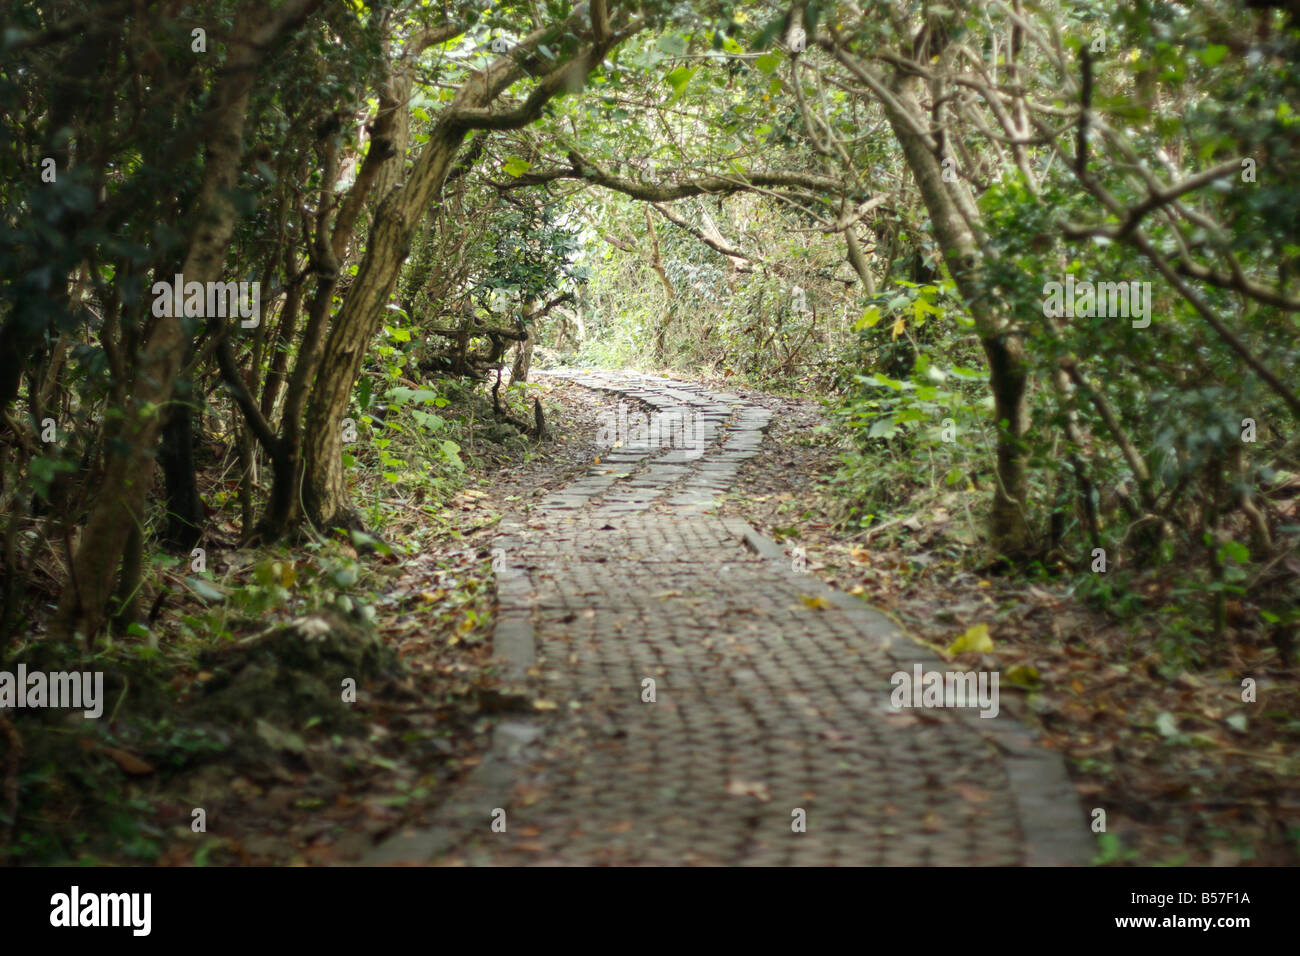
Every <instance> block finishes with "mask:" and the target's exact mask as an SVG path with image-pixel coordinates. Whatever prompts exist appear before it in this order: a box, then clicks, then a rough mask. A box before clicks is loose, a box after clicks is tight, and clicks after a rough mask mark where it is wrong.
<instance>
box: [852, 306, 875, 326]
mask: <svg viewBox="0 0 1300 956" xmlns="http://www.w3.org/2000/svg"><path fill="white" fill-rule="evenodd" d="M879 322H880V309H879V308H877V307H876V306H874V305H871V306H868V307H867V310H866V311H865V312H863V313H862V318H860V319H858V321H857V322H856V323H854V325H853V331H855V332H861V331H862V330H863V329H874V328H875V327H876V324H877V323H879Z"/></svg>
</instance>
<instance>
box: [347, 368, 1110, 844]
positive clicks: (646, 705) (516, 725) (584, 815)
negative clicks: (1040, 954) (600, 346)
mask: <svg viewBox="0 0 1300 956" xmlns="http://www.w3.org/2000/svg"><path fill="white" fill-rule="evenodd" d="M549 374H550V375H551V376H553V377H557V378H558V377H563V378H568V379H570V380H572V381H574V382H576V383H578V384H580V385H583V386H586V387H590V388H595V389H601V390H604V391H607V392H612V393H616V394H618V395H619V396H620V397H621V398H622V399H624V400H625V402H626V404H621V405H620V411H625V412H627V413H628V419H629V427H631V425H632V423H633V416H634V415H635V414H636V413H637V412H641V411H646V412H650V413H651V415H652V416H653V415H654V414H657V415H658V416H659V417H658V419H657V424H658V425H659V429H658V431H659V435H658V440H655V439H654V436H651V439H650V440H646V439H645V438H642V439H641V440H636V436H632V438H631V440H627V441H625V442H624V443H623V444H622V445H621V446H620V447H617V448H616V449H614V450H613V451H612V452H610V453H608V454H607V455H605V456H604V457H602V459H601V460H600V461H599V463H597V464H595V465H593V466H592V468H591V469H590V470H589V471H588V473H587V474H586V475H585V476H583V477H581V478H580V479H578V480H576V481H574V482H572V483H571V484H569V485H568V486H566V487H565V488H563V489H561V490H559V491H556V492H554V493H552V494H550V495H549V496H548V497H546V498H545V499H544V500H542V502H541V503H540V505H539V506H537V507H536V508H534V510H533V511H532V512H531V513H529V514H528V515H527V516H524V517H519V518H515V519H508V520H507V521H503V523H502V527H501V533H502V537H501V538H500V539H499V540H498V542H497V545H498V547H500V548H501V549H502V551H503V552H504V554H503V555H502V558H503V561H504V565H505V567H504V568H503V569H502V570H500V571H499V572H498V589H499V598H500V611H499V618H498V622H497V628H496V637H495V641H496V647H495V649H496V652H497V653H498V654H499V655H500V656H502V658H503V659H504V661H505V663H506V665H507V666H508V667H510V668H512V669H514V670H516V671H518V672H525V673H527V674H529V675H530V677H531V678H532V679H533V681H534V686H535V693H536V696H537V697H538V698H539V703H538V705H537V706H538V707H539V708H540V709H539V710H538V711H537V718H536V719H535V720H531V721H522V720H515V721H510V722H507V723H504V724H502V725H501V726H499V727H498V729H497V736H496V739H495V741H494V744H493V747H492V749H491V753H490V754H489V756H488V757H487V759H485V761H484V763H483V765H481V766H480V767H479V768H478V769H477V770H476V771H475V772H474V773H472V774H471V775H470V777H469V778H468V779H467V780H466V781H465V783H464V784H463V786H462V787H461V788H460V789H459V790H458V792H457V795H456V796H455V797H454V798H453V799H452V800H450V801H449V802H448V803H447V804H446V805H445V806H444V807H443V808H442V809H441V811H440V812H439V817H438V821H437V826H436V827H435V828H434V829H433V830H429V831H423V832H418V833H405V834H401V835H399V836H398V837H396V838H394V839H392V840H390V841H389V842H388V843H386V844H384V845H383V846H381V847H379V848H378V850H377V851H376V852H375V853H374V854H373V855H372V857H371V859H370V860H369V861H368V862H373V863H381V862H400V861H406V862H451V861H454V862H460V863H469V864H498V865H518V864H548V865H555V864H699V865H730V864H751V865H806V864H810V865H818V864H840V865H913V864H938V865H979V864H995V865H996V864H1001V865H1014V864H1026V863H1029V864H1084V863H1087V862H1088V860H1089V857H1090V855H1091V851H1090V840H1089V835H1088V832H1087V827H1086V824H1085V818H1084V816H1083V814H1082V812H1081V810H1080V808H1079V806H1078V803H1077V800H1076V798H1075V795H1074V792H1073V789H1072V788H1071V787H1070V785H1069V783H1068V781H1067V779H1066V777H1065V774H1064V769H1063V767H1062V765H1061V763H1060V760H1059V758H1057V757H1056V756H1055V755H1053V754H1050V753H1047V752H1045V751H1042V750H1040V749H1038V748H1037V747H1036V746H1035V745H1034V744H1033V742H1032V738H1031V737H1030V736H1029V734H1028V733H1027V732H1026V731H1025V730H1024V729H1023V727H1021V726H1020V725H1018V724H1016V723H1015V722H1014V721H1012V720H1011V719H1010V718H1008V717H1007V716H1005V715H1003V716H998V717H994V718H981V717H979V716H978V711H977V710H975V709H970V708H931V709H920V708H917V709H905V710H896V709H895V708H894V707H893V706H892V704H891V692H892V690H893V686H892V684H891V682H890V677H891V675H892V674H894V673H895V672H898V671H906V672H908V673H909V674H911V673H913V668H914V665H916V664H920V665H922V667H923V668H924V669H925V670H947V669H953V668H955V665H947V664H944V663H942V662H940V661H939V660H937V659H936V658H934V657H933V656H932V655H931V654H930V653H929V652H928V651H927V650H925V649H923V648H920V647H918V646H917V645H915V644H913V643H912V642H910V641H909V640H907V638H906V637H905V636H904V635H903V634H902V632H901V631H900V630H899V629H898V627H897V626H896V625H895V624H894V623H893V622H891V621H890V620H889V619H888V618H886V617H884V616H883V615H881V614H879V613H877V612H875V611H872V610H871V609H870V608H868V607H867V606H866V605H864V604H862V602H860V601H859V600H857V599H856V598H852V597H849V596H847V595H843V594H839V593H837V592H833V591H831V590H830V589H829V588H827V587H825V586H823V585H822V584H821V583H820V582H818V581H817V580H816V579H815V578H813V577H812V576H811V575H806V574H799V573H796V572H795V570H794V569H792V567H791V562H790V561H789V560H788V559H787V558H786V557H785V555H784V554H783V553H782V551H781V549H780V548H779V547H777V546H776V545H775V544H774V543H772V542H770V541H768V540H767V539H765V538H762V537H761V536H760V535H758V534H757V533H756V532H754V530H753V529H752V528H750V527H749V526H748V525H747V524H745V523H744V522H742V521H737V520H735V519H726V518H722V517H718V516H715V515H712V514H710V513H709V511H710V509H711V507H712V506H713V504H714V503H715V502H716V500H717V498H718V497H719V496H720V495H721V494H722V493H723V492H724V491H725V490H726V489H727V488H728V487H729V485H730V484H731V482H732V480H733V477H734V475H735V472H736V470H737V468H738V467H739V465H740V463H741V462H742V461H743V460H744V459H746V458H748V457H751V456H753V455H755V454H757V453H758V452H759V449H760V445H761V442H762V437H763V436H762V430H763V428H764V427H765V426H766V424H767V420H768V417H769V415H770V412H769V411H768V410H766V409H763V408H760V407H758V406H754V405H749V404H746V403H745V402H744V401H743V400H742V399H741V398H740V397H739V396H736V395H732V394H727V393H721V392H710V391H706V390H704V389H702V388H700V387H697V386H695V385H690V384H685V383H681V382H676V381H670V380H667V379H660V378H648V377H643V376H638V375H631V374H626V373H613V372H599V373H597V372H574V371H558V372H551V373H549ZM616 437H620V438H624V439H627V438H628V435H627V434H620V435H618V436H616ZM498 554H499V555H501V554H502V552H498ZM647 680H651V681H653V682H654V683H653V695H651V693H650V690H651V685H650V684H648V683H647ZM651 696H653V701H651V700H650V699H649V698H650V697H651ZM497 811H504V823H505V830H504V832H501V831H500V825H501V824H500V821H501V820H502V818H503V815H502V813H501V812H497ZM494 818H495V819H496V820H497V821H498V823H497V829H493V820H494ZM801 820H802V821H803V822H804V827H803V828H802V830H801V829H800V827H799V822H800V821H801Z"/></svg>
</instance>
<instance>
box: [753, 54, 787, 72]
mask: <svg viewBox="0 0 1300 956" xmlns="http://www.w3.org/2000/svg"><path fill="white" fill-rule="evenodd" d="M780 65H781V58H780V57H779V56H777V55H776V54H775V53H764V54H763V55H762V56H760V57H758V58H757V59H755V60H754V66H755V67H756V68H757V69H758V71H759V72H760V73H762V74H763V75H764V76H771V75H772V73H774V72H775V71H776V68H777V67H778V66H780Z"/></svg>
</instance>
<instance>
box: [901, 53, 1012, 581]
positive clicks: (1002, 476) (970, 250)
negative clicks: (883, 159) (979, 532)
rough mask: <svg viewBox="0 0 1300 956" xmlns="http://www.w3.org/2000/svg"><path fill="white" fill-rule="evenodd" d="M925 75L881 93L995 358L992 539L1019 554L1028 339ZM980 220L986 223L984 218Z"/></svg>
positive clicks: (947, 255) (982, 340)
mask: <svg viewBox="0 0 1300 956" xmlns="http://www.w3.org/2000/svg"><path fill="white" fill-rule="evenodd" d="M918 83H919V80H918V79H917V78H916V77H912V76H899V77H897V78H896V79H895V81H894V83H893V84H892V87H891V90H890V92H891V93H892V95H889V96H885V97H882V98H881V100H880V101H881V105H882V106H883V107H884V110H885V115H886V116H887V118H888V119H889V124H890V126H891V128H892V129H893V131H894V135H895V136H896V137H897V138H898V142H899V145H900V146H901V147H902V149H903V154H904V156H905V158H906V160H907V164H908V168H909V169H910V170H911V171H912V175H913V177H914V178H915V179H916V183H917V187H918V188H919V190H920V192H921V198H922V200H923V202H924V203H925V207H926V210H927V212H928V213H929V216H930V223H931V227H932V228H933V230H934V237H935V240H936V241H937V242H938V244H939V247H940V249H941V250H942V251H943V256H944V261H945V262H946V263H947V265H948V271H949V272H950V273H951V274H952V278H953V281H954V282H955V283H956V285H957V289H958V291H959V292H960V293H961V295H962V298H963V299H964V300H965V301H966V305H967V308H968V309H969V310H970V313H971V317H972V318H973V319H974V320H975V328H976V332H977V334H978V335H979V339H980V344H981V346H983V349H984V354H985V357H986V358H987V360H988V365H989V384H990V387H991V388H992V391H993V401H994V412H993V415H994V421H995V422H996V424H997V484H996V487H995V489H994V493H993V509H992V515H991V519H990V529H989V530H990V537H991V544H992V546H993V548H994V550H995V551H997V552H998V553H999V554H1001V555H1004V556H1006V557H1008V558H1011V559H1012V560H1017V559H1021V558H1024V557H1026V556H1027V555H1028V554H1029V553H1030V552H1031V551H1032V540H1031V535H1030V532H1029V524H1028V521H1027V520H1026V517H1025V506H1026V502H1027V495H1028V477H1027V472H1026V468H1025V459H1024V450H1023V444H1022V440H1023V437H1024V434H1025V431H1026V429H1027V427H1028V414H1027V408H1026V401H1025V385H1026V382H1027V380H1028V370H1027V367H1026V364H1025V356H1024V343H1023V341H1022V339H1021V337H1020V336H1019V335H1018V334H1017V333H1016V332H1015V330H1014V329H1013V328H1012V327H1011V323H1010V322H1009V321H1008V318H1007V316H1005V315H1003V314H1001V312H1000V311H999V310H998V309H997V307H996V306H994V305H993V303H992V302H991V300H990V297H989V295H988V293H987V291H986V289H985V287H984V281H983V269H982V263H983V255H984V254H983V251H982V250H981V248H980V246H979V244H978V242H977V240H976V236H975V232H974V231H973V228H972V222H971V219H970V215H971V209H972V207H971V205H970V204H969V203H965V202H962V200H961V197H959V196H958V195H957V193H958V192H959V191H961V190H963V189H964V188H965V187H964V184H963V183H961V182H960V181H957V182H953V183H947V182H944V180H943V167H942V165H941V163H940V160H939V157H938V156H937V155H936V153H935V151H934V149H932V148H931V145H930V142H929V137H928V136H927V135H926V134H925V133H924V132H923V130H924V129H925V127H926V124H927V123H928V117H927V115H926V112H925V110H924V109H922V107H921V105H920V102H919V100H918V98H917V86H918ZM974 225H975V226H978V220H977V219H976V220H975V221H974Z"/></svg>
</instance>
